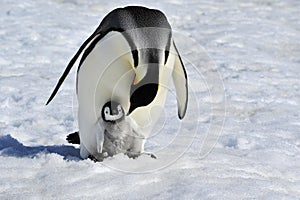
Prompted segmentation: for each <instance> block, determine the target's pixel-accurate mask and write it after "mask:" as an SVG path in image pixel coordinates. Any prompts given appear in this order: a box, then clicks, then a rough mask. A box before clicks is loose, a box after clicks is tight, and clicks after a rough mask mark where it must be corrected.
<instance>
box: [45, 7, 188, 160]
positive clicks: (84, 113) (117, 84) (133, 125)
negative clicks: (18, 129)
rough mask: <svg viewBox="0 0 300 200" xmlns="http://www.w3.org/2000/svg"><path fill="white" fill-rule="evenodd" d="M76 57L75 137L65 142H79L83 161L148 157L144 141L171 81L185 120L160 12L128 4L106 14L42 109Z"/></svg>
mask: <svg viewBox="0 0 300 200" xmlns="http://www.w3.org/2000/svg"><path fill="white" fill-rule="evenodd" d="M80 56H81V59H80V62H79V66H78V69H77V79H76V92H77V99H78V126H79V137H78V135H77V133H75V134H73V135H69V139H70V141H72V138H73V139H74V138H75V140H76V141H77V142H78V143H80V155H81V157H82V158H83V159H85V158H88V157H93V158H95V159H96V160H103V158H105V157H107V156H113V155H115V154H118V153H125V154H127V155H128V156H129V157H136V156H139V155H141V154H148V153H147V152H145V151H144V144H145V140H146V138H147V137H148V136H149V134H150V133H151V130H152V129H151V128H152V127H153V126H154V125H155V123H156V122H157V120H158V119H159V116H160V114H161V112H162V110H163V107H164V104H165V101H166V97H167V93H168V90H169V85H170V80H171V79H173V82H174V85H175V90H176V96H177V105H178V116H179V118H180V119H182V118H183V117H184V116H185V113H186V109H187V102H188V80H187V73H186V70H185V68H184V65H183V62H182V59H181V57H180V55H179V53H178V50H177V48H176V46H175V42H174V39H173V37H172V30H171V26H170V24H169V22H168V20H167V18H166V16H165V15H164V14H163V13H162V12H161V11H159V10H156V9H149V8H145V7H140V6H128V7H124V8H117V9H115V10H113V11H111V12H110V13H109V14H107V15H106V16H105V17H104V19H103V20H102V22H101V23H100V25H99V26H98V27H97V29H96V30H95V31H94V33H92V35H91V36H90V37H88V38H87V40H86V41H85V42H84V43H83V44H82V45H81V47H80V48H79V50H78V51H77V53H76V54H75V55H74V56H73V58H72V59H71V61H70V62H69V64H68V65H67V67H66V69H65V71H64V73H63V74H62V76H61V77H60V79H59V81H58V83H57V85H56V87H55V89H54V91H53V92H52V94H51V96H50V98H49V99H48V101H47V103H46V105H47V104H48V103H49V102H50V101H51V100H52V99H53V98H54V96H55V95H56V93H57V91H58V89H59V88H60V86H61V84H62V83H63V81H64V80H65V78H66V76H67V75H68V73H69V72H70V70H71V68H72V66H73V65H74V64H75V62H76V60H77V59H78V58H79V57H80ZM76 141H75V143H76ZM149 155H151V157H155V156H154V155H153V154H151V153H149Z"/></svg>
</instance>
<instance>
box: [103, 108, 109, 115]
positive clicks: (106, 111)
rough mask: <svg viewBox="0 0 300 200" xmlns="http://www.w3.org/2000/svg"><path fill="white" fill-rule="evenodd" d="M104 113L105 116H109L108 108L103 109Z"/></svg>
mask: <svg viewBox="0 0 300 200" xmlns="http://www.w3.org/2000/svg"><path fill="white" fill-rule="evenodd" d="M104 113H105V114H106V115H108V114H109V108H108V107H106V108H104Z"/></svg>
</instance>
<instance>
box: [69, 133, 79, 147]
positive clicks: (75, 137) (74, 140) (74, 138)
mask: <svg viewBox="0 0 300 200" xmlns="http://www.w3.org/2000/svg"><path fill="white" fill-rule="evenodd" d="M66 139H67V141H68V142H69V143H71V144H80V138H79V132H78V131H76V132H74V133H70V134H69V135H67V138H66Z"/></svg>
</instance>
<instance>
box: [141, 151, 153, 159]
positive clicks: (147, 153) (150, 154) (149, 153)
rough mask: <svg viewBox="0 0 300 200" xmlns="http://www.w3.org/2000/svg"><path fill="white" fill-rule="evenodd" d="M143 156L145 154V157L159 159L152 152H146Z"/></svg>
mask: <svg viewBox="0 0 300 200" xmlns="http://www.w3.org/2000/svg"><path fill="white" fill-rule="evenodd" d="M141 154H145V155H148V156H150V157H151V158H154V159H157V156H156V155H155V154H154V153H152V152H148V151H144V152H143V153H141Z"/></svg>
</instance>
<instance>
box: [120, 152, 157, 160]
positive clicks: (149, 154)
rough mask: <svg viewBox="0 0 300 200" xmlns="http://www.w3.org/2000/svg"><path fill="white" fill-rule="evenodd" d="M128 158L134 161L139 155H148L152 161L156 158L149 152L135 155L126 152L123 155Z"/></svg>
mask: <svg viewBox="0 0 300 200" xmlns="http://www.w3.org/2000/svg"><path fill="white" fill-rule="evenodd" d="M125 155H127V156H128V157H129V158H132V159H136V158H137V157H139V156H140V155H148V156H150V157H151V158H153V159H157V156H156V155H155V154H154V153H151V152H142V153H135V152H127V153H125Z"/></svg>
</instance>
